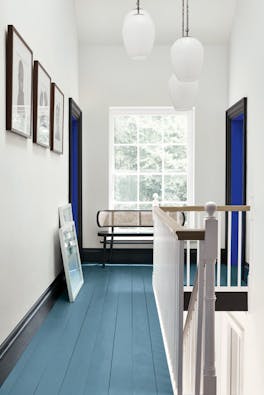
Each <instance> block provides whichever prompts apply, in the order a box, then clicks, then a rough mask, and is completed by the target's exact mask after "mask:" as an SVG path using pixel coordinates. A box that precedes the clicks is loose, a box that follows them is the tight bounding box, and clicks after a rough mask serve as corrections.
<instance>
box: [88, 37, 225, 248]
mask: <svg viewBox="0 0 264 395" xmlns="http://www.w3.org/2000/svg"><path fill="white" fill-rule="evenodd" d="M169 51H170V49H169V47H168V46H156V47H155V48H154V50H153V53H152V54H151V56H150V58H149V59H148V60H146V61H143V62H135V61H132V60H130V59H129V58H128V57H127V55H126V53H125V51H124V49H123V47H121V46H89V45H85V44H82V45H81V46H80V103H81V107H82V110H83V117H84V122H83V124H84V126H83V133H84V141H83V151H84V152H83V154H84V159H83V160H84V169H83V173H84V179H83V181H84V185H83V186H84V196H83V202H84V208H83V212H84V223H83V225H84V229H83V241H84V247H88V248H89V247H97V246H98V240H97V236H96V234H97V226H96V220H95V216H96V212H97V210H99V209H105V208H108V160H109V158H108V128H109V126H108V109H109V106H170V105H171V101H170V98H169V94H168V88H167V85H168V79H169V77H170V75H171V66H170V58H169ZM227 52H228V51H227V47H226V46H220V45H219V46H206V48H205V65H204V70H203V75H202V78H201V82H200V93H199V98H198V103H197V109H196V148H195V155H196V160H195V169H196V170H195V171H196V177H195V180H196V181H195V200H196V203H202V204H203V203H205V201H207V200H215V201H216V202H217V203H224V185H225V174H224V172H225V170H224V163H225V162H224V161H225V146H224V145H225V110H226V107H227V94H228V88H227V87H228V85H227V84H228V81H227V76H228V54H227ZM208 147H210V149H208Z"/></svg>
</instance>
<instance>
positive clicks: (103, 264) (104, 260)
mask: <svg viewBox="0 0 264 395" xmlns="http://www.w3.org/2000/svg"><path fill="white" fill-rule="evenodd" d="M106 252H107V251H106V236H104V254H103V263H102V268H103V269H104V268H105V262H106Z"/></svg>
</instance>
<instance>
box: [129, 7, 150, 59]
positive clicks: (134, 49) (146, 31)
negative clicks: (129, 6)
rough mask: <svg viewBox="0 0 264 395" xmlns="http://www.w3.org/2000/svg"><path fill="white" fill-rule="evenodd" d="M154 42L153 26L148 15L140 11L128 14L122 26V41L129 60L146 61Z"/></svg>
mask: <svg viewBox="0 0 264 395" xmlns="http://www.w3.org/2000/svg"><path fill="white" fill-rule="evenodd" d="M154 40H155V26H154V23H153V21H152V19H151V17H150V15H149V14H148V13H147V12H146V11H145V10H142V9H140V12H139V13H138V12H137V10H133V11H131V12H129V13H128V14H127V15H126V17H125V20H124V24H123V41H124V45H125V48H126V51H127V54H128V56H129V57H130V58H132V59H135V60H141V59H146V58H147V56H148V55H149V54H150V53H151V51H152V48H153V45H154Z"/></svg>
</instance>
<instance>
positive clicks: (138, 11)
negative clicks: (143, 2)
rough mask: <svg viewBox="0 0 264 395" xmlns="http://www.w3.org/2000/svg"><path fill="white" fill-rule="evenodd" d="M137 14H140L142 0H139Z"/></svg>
mask: <svg viewBox="0 0 264 395" xmlns="http://www.w3.org/2000/svg"><path fill="white" fill-rule="evenodd" d="M137 13H138V14H140V0H137Z"/></svg>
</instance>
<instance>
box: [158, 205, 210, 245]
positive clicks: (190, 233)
mask: <svg viewBox="0 0 264 395" xmlns="http://www.w3.org/2000/svg"><path fill="white" fill-rule="evenodd" d="M153 211H154V213H155V214H156V215H157V216H158V217H159V218H160V219H161V220H162V222H163V223H164V224H165V225H167V226H168V227H169V228H170V229H171V230H172V231H173V232H175V233H176V235H177V237H178V240H204V238H205V230H204V229H189V228H185V227H183V226H181V225H179V224H178V223H177V222H176V221H175V220H174V219H173V218H171V217H170V216H169V215H167V214H166V213H165V212H164V210H163V209H162V208H161V207H153Z"/></svg>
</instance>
